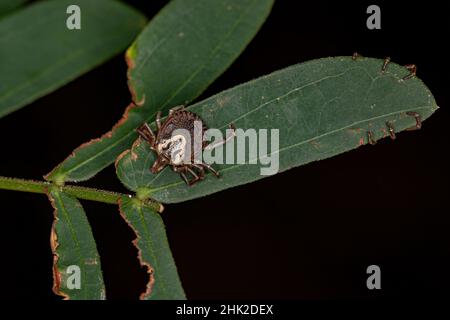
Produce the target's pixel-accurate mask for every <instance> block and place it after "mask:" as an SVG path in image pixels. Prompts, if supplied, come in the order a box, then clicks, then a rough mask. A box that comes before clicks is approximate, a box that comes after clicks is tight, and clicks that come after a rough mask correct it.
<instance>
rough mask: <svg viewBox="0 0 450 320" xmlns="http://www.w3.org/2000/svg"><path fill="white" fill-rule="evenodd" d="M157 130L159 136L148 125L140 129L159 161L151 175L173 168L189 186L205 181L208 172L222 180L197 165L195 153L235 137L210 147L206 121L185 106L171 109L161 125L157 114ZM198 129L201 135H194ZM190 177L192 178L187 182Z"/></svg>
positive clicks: (142, 136) (209, 168)
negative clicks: (206, 133) (205, 136)
mask: <svg viewBox="0 0 450 320" xmlns="http://www.w3.org/2000/svg"><path fill="white" fill-rule="evenodd" d="M156 127H157V130H158V131H157V132H156V133H154V132H153V130H152V129H151V128H150V126H149V125H148V124H147V123H144V124H143V125H142V126H141V127H139V128H138V129H137V132H138V133H139V135H140V136H141V138H143V139H144V140H145V141H147V142H148V143H149V145H150V148H151V149H152V150H153V151H155V152H156V154H157V159H156V161H155V162H154V163H153V165H152V166H151V168H150V171H151V172H152V173H158V172H161V170H163V169H164V168H165V167H166V166H170V167H171V168H172V170H173V171H175V172H177V173H179V174H180V176H181V178H182V179H183V181H184V182H185V183H186V184H187V185H189V186H191V185H193V184H195V183H196V182H198V181H200V180H202V179H203V178H204V176H205V169H207V170H208V171H210V172H212V173H213V174H214V175H215V176H216V177H219V173H218V172H217V171H216V170H214V168H213V167H211V166H210V165H209V164H207V163H204V162H202V161H200V162H199V161H195V160H196V154H195V152H194V151H195V150H199V151H203V150H204V149H205V148H206V147H208V148H211V147H213V148H216V147H218V146H219V145H222V144H225V143H226V142H227V141H228V140H229V139H230V138H232V137H233V136H231V137H229V138H227V139H225V140H223V141H220V142H219V143H217V144H214V146H212V145H210V144H208V142H207V141H206V140H204V133H205V132H206V130H207V129H208V128H207V127H206V125H205V124H204V122H203V120H202V119H201V118H200V117H199V116H198V115H197V114H195V113H193V112H191V111H188V110H185V108H184V106H177V107H174V108H172V109H171V110H170V111H169V115H168V116H167V118H166V119H165V120H164V122H162V121H161V112H158V114H157V115H156ZM230 127H231V128H232V129H233V132H234V126H233V125H230ZM195 128H197V130H198V129H200V133H197V132H195V131H194V130H195ZM196 134H198V136H200V141H198V142H197V141H196V139H195V135H196ZM197 140H198V139H197ZM196 144H197V145H196ZM188 175H190V176H191V177H192V178H191V179H188Z"/></svg>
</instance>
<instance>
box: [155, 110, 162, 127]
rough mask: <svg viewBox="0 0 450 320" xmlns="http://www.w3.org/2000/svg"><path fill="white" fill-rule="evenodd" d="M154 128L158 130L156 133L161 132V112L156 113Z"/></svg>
mask: <svg viewBox="0 0 450 320" xmlns="http://www.w3.org/2000/svg"><path fill="white" fill-rule="evenodd" d="M156 127H157V128H158V131H159V130H161V111H158V113H157V114H156Z"/></svg>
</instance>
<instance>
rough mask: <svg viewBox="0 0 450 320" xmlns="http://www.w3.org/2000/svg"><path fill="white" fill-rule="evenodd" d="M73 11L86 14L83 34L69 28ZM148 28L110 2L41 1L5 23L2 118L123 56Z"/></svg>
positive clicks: (0, 52) (1, 35)
mask: <svg viewBox="0 0 450 320" xmlns="http://www.w3.org/2000/svg"><path fill="white" fill-rule="evenodd" d="M70 5H77V6H78V7H79V8H80V21H81V29H80V30H77V29H75V30H69V28H68V27H67V25H66V19H68V18H69V16H70V14H68V13H67V8H68V7H69V6H70ZM70 12H71V13H72V11H70ZM145 22H146V18H145V17H144V16H143V15H141V14H140V13H139V12H138V11H136V10H134V9H132V8H131V7H129V6H127V5H124V4H122V3H120V2H118V1H110V0H96V1H91V0H52V1H40V2H37V3H35V4H32V5H30V6H28V7H26V8H25V9H23V10H20V11H19V12H17V13H15V14H12V15H9V16H6V17H5V18H3V19H1V20H0V48H1V49H0V117H2V116H5V115H7V114H8V113H11V112H13V111H15V110H17V109H19V108H21V107H23V106H25V105H26V104H28V103H30V102H32V101H34V100H36V99H37V98H39V97H42V96H44V95H45V94H47V93H49V92H51V91H53V90H55V89H57V88H59V87H61V86H62V85H64V84H66V83H68V82H69V81H71V80H73V79H75V78H76V77H78V76H80V75H82V74H83V73H85V72H87V71H89V70H91V69H92V68H94V67H96V66H97V65H99V64H101V63H103V62H105V61H106V60H108V59H109V58H111V57H113V56H114V55H116V54H118V53H119V52H121V51H122V50H124V49H125V48H126V47H127V45H129V44H130V43H131V41H132V40H133V39H134V37H135V36H136V34H137V33H138V32H139V30H140V29H142V28H143V27H144V25H145ZM62 104H63V102H62Z"/></svg>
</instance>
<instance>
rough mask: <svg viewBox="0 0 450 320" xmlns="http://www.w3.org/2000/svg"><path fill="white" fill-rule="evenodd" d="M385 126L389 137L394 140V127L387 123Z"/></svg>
mask: <svg viewBox="0 0 450 320" xmlns="http://www.w3.org/2000/svg"><path fill="white" fill-rule="evenodd" d="M386 126H387V127H388V130H389V136H390V137H391V139H392V140H395V138H396V136H395V129H394V126H393V125H392V123H390V122H389V121H388V122H386Z"/></svg>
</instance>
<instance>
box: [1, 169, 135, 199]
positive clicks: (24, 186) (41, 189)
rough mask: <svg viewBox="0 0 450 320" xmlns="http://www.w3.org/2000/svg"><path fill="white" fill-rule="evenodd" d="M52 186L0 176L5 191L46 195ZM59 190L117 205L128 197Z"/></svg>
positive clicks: (89, 190) (82, 189) (87, 190)
mask: <svg viewBox="0 0 450 320" xmlns="http://www.w3.org/2000/svg"><path fill="white" fill-rule="evenodd" d="M52 186H54V185H53V184H52V183H50V182H44V181H33V180H24V179H17V178H7V177H2V176H0V189H5V190H14V191H22V192H33V193H44V194H46V193H47V190H48V188H50V187H52ZM59 188H60V189H61V190H62V191H64V192H65V193H67V194H70V195H73V196H75V197H77V198H79V199H84V200H92V201H98V202H104V203H111V204H117V202H118V200H119V199H120V198H121V197H122V196H126V195H124V194H122V193H117V192H111V191H106V190H99V189H94V188H87V187H79V186H71V185H65V186H62V187H59Z"/></svg>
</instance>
